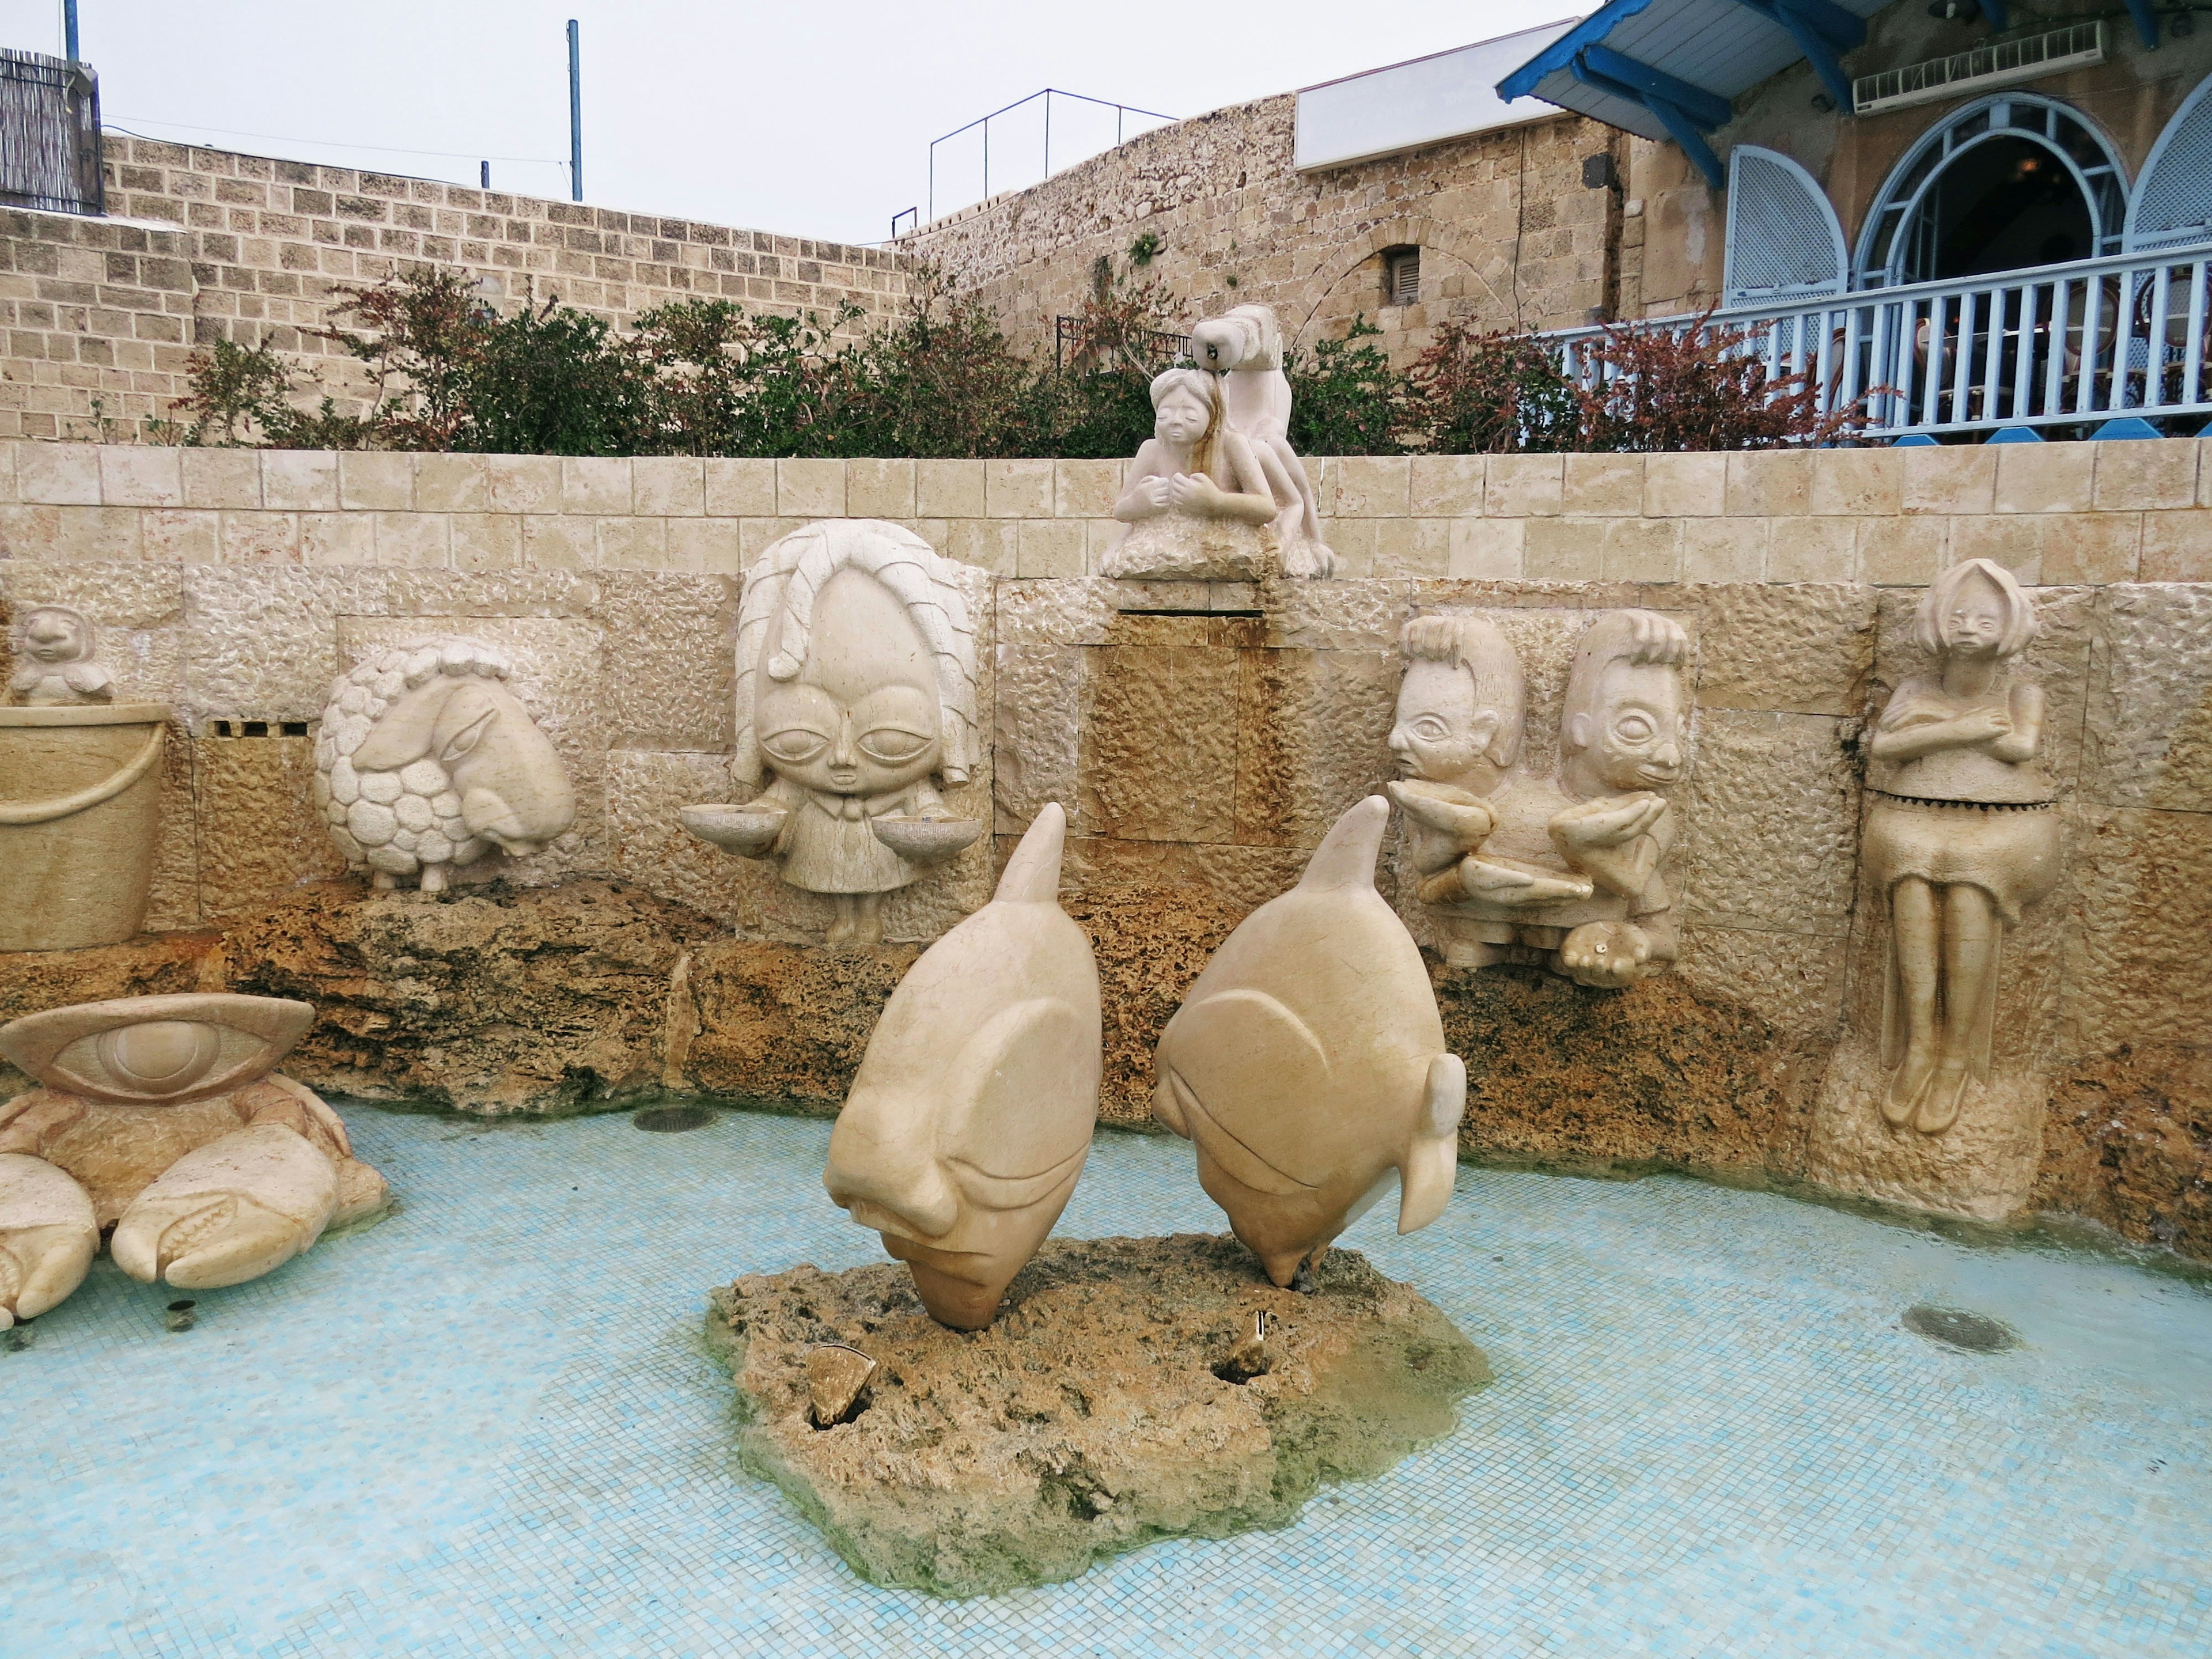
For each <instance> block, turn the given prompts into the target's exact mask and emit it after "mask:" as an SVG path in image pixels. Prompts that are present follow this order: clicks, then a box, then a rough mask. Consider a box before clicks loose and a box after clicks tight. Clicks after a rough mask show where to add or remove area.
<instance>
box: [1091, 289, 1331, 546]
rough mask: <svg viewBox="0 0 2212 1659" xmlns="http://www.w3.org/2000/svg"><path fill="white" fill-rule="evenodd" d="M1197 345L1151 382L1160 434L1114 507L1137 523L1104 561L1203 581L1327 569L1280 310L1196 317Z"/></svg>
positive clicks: (1253, 309)
mask: <svg viewBox="0 0 2212 1659" xmlns="http://www.w3.org/2000/svg"><path fill="white" fill-rule="evenodd" d="M1191 353H1192V356H1194V358H1195V359H1196V361H1197V365H1198V366H1197V367H1196V368H1171V369H1169V370H1168V371H1167V372H1166V373H1165V374H1161V375H1159V376H1158V377H1157V378H1156V379H1155V380H1153V381H1152V408H1153V410H1155V411H1156V418H1155V422H1154V425H1153V435H1152V437H1151V438H1149V439H1147V440H1146V442H1145V444H1144V446H1143V447H1141V448H1139V450H1138V452H1137V459H1136V463H1135V465H1134V466H1133V468H1132V469H1131V471H1130V473H1129V477H1128V481H1127V483H1126V484H1125V485H1124V487H1123V489H1122V492H1121V500H1120V501H1118V502H1116V503H1115V508H1114V516H1115V518H1117V519H1120V520H1121V521H1122V522H1123V523H1125V524H1127V525H1129V526H1132V528H1131V529H1130V531H1129V532H1128V534H1127V536H1125V537H1124V538H1122V540H1121V542H1120V544H1117V545H1116V546H1115V547H1114V548H1113V549H1111V550H1109V552H1108V553H1107V555H1106V556H1105V558H1104V559H1103V561H1102V562H1101V566H1100V568H1101V569H1102V571H1103V573H1104V574H1107V575H1109V576H1120V577H1151V578H1164V579H1180V580H1200V581H1231V580H1240V581H1241V580H1253V579H1254V578H1255V577H1258V576H1260V575H1261V574H1267V572H1268V571H1269V570H1271V569H1272V570H1276V571H1279V572H1280V573H1281V574H1284V575H1286V576H1326V575H1328V574H1330V573H1331V572H1332V571H1333V569H1334V556H1333V555H1332V554H1331V553H1330V552H1329V550H1328V546H1327V545H1326V544H1324V543H1323V542H1322V538H1321V520H1320V517H1319V515H1318V513H1317V511H1316V507H1315V502H1314V495H1313V488H1312V485H1311V483H1310V481H1309V480H1308V479H1307V477H1306V474H1305V469H1304V467H1303V466H1302V465H1299V463H1298V458H1297V455H1296V454H1294V453H1292V452H1291V445H1290V438H1289V428H1290V415H1291V387H1290V380H1289V379H1288V378H1287V377H1286V376H1285V374H1284V373H1283V349H1282V332H1281V330H1280V329H1279V327H1278V326H1277V325H1276V322H1275V314H1274V313H1273V312H1272V311H1270V310H1269V309H1268V308H1267V307H1265V306H1239V307H1237V308H1236V309H1235V310H1234V311H1231V312H1230V313H1228V314H1227V315H1226V316H1223V317H1216V318H1212V319H1209V320H1207V321H1206V322H1203V323H1200V325H1198V327H1197V328H1196V330H1195V331H1194V332H1193V334H1192V336H1191Z"/></svg>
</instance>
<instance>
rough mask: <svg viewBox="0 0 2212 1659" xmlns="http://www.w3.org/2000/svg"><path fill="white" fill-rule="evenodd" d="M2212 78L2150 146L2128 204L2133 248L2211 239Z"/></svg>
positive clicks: (2127, 247)
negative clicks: (2210, 95)
mask: <svg viewBox="0 0 2212 1659" xmlns="http://www.w3.org/2000/svg"><path fill="white" fill-rule="evenodd" d="M2208 92H2212V79H2208V80H2205V81H2203V82H2200V83H2199V84H2198V86H2197V90H2196V91H2194V92H2192V93H2191V94H2189V96H2188V97H2187V98H2186V99H2185V100H2182V105H2181V107H2180V108H2179V109H2178V110H2176V111H2175V112H2173V119H2172V120H2171V121H2168V122H2167V123H2166V131H2164V132H2161V133H2160V134H2159V136H2158V143H2155V144H2154V145H2152V146H2151V151H2150V159H2149V160H2148V161H2145V162H2144V163H2143V170H2142V179H2140V180H2139V181H2138V182H2137V183H2136V195H2135V200H2134V201H2132V202H2130V203H2129V204H2128V228H2127V234H2126V236H2125V238H2124V240H2122V242H2121V247H2122V249H2123V250H2124V252H2129V253H2135V252H2144V251H2148V250H2151V249H2155V248H2162V247H2172V246H2176V245H2177V244H2179V243H2182V242H2202V241H2207V240H2212V97H2207V96H2206V95H2205V94H2207V93H2208Z"/></svg>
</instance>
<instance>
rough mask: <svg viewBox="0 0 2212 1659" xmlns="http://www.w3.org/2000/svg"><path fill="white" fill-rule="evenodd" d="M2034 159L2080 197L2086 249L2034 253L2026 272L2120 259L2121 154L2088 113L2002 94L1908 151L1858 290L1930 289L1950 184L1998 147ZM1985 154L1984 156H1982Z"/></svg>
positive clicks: (1864, 254) (2124, 188)
mask: <svg viewBox="0 0 2212 1659" xmlns="http://www.w3.org/2000/svg"><path fill="white" fill-rule="evenodd" d="M1997 146H2008V147H2010V148H2012V149H2016V150H2021V151H2027V152H2032V154H2033V159H2034V160H2035V161H2037V163H2038V164H2039V165H2044V166H2047V167H2049V168H2051V173H2050V175H2049V176H2050V177H2051V178H2052V179H2063V180H2070V181H2071V183H2072V185H2073V186H2074V187H2075V189H2076V190H2078V191H2079V192H2080V196H2081V208H2082V214H2081V217H2082V220H2083V223H2084V227H2085V228H2084V234H2083V235H2082V237H2081V241H2082V242H2083V243H2084V244H2086V245H2085V246H2077V247H2075V248H2073V249H2072V250H2071V251H2070V252H2066V253H2059V254H2045V253H2043V252H2040V251H2039V250H2030V251H2029V252H2027V254H2026V255H2025V256H2024V257H2021V258H2018V259H2016V260H2015V262H2014V264H2015V266H2017V267H2022V268H2024V267H2027V266H2030V265H2035V264H2055V263H2059V262H2060V261H2062V260H2063V259H2067V258H2075V259H2087V258H2097V257H2098V256H2100V255H2102V254H2106V253H2117V252H2119V251H2120V238H2121V235H2122V233H2123V231H2124V228H2125V224H2126V220H2127V213H2128V183H2127V173H2126V170H2125V169H2124V167H2122V166H2121V164H2120V158H2119V153H2118V151H2117V150H2115V149H2113V148H2112V144H2111V143H2110V142H2109V141H2108V140H2107V139H2106V137H2105V135H2104V134H2103V133H2102V132H2101V131H2099V130H2098V129H2097V127H2096V126H2095V125H2093V123H2091V122H2090V120H2089V119H2088V118H2087V117H2086V116H2084V115H2083V114H2082V113H2081V112H2080V111H2079V110H2076V109H2073V108H2071V107H2069V106H2067V105H2065V104H2062V103H2060V102H2058V100H2056V99H2053V98H2045V97H2043V96H2040V95H2039V94H2033V93H2020V92H2010V93H2007V92H2001V93H1996V94H1993V95H1991V96H1990V97H1987V98H1979V99H1977V100H1974V101H1973V102H1972V103H1971V104H1968V105H1966V106H1965V107H1964V108H1962V109H1958V110H1954V111H1953V112H1951V113H1950V114H1949V115H1948V116H1947V117H1945V118H1944V119H1943V120H1942V121H1941V122H1939V123H1937V124H1936V125H1935V126H1934V127H1932V128H1930V129H1929V131H1927V132H1926V133H1924V134H1923V135H1922V137H1921V139H1920V141H1919V143H1916V144H1915V145H1913V147H1912V148H1911V149H1910V150H1908V151H1906V152H1905V158H1904V160H1902V161H1899V163H1898V164H1897V166H1896V167H1894V168H1893V170H1892V171H1891V173H1890V175H1889V178H1888V179H1887V181H1886V182H1885V183H1884V184H1883V185H1882V187H1881V191H1879V192H1878V193H1877V194H1876V196H1875V199H1874V204H1873V206H1872V207H1871V208H1869V210H1868V212H1867V218H1866V223H1865V225H1864V226H1863V228H1861V230H1860V232H1859V245H1858V251H1857V256H1856V258H1855V259H1854V260H1853V264H1852V283H1853V286H1855V287H1857V288H1887V287H1890V286H1892V285H1893V284H1896V283H1914V282H1924V281H1927V280H1929V279H1930V278H1932V277H1934V276H1938V275H1941V274H1943V273H1942V271H1941V270H1939V268H1938V266H1939V256H1940V252H1941V248H1942V237H1943V233H1944V229H1945V225H1944V221H1943V217H1942V205H1943V197H1942V185H1943V183H1944V181H1945V179H1946V178H1947V176H1948V177H1955V176H1956V172H1955V171H1954V170H1957V169H1961V168H1964V167H1970V166H1972V164H1973V163H1974V162H1975V161H1978V160H1981V159H1985V157H1986V151H1987V150H1988V149H1990V147H1997ZM1978 151H1983V152H1984V155H1983V156H1978V155H1976V152H1978Z"/></svg>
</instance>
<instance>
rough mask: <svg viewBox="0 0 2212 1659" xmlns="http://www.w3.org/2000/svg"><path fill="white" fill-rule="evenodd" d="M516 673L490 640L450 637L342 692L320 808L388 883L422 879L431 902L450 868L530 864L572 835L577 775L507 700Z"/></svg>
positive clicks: (323, 762)
mask: <svg viewBox="0 0 2212 1659" xmlns="http://www.w3.org/2000/svg"><path fill="white" fill-rule="evenodd" d="M512 673H513V669H512V666H511V665H509V663H508V662H507V659H506V657H505V656H503V655H502V654H501V653H500V652H499V651H497V650H496V649H495V648H494V647H491V646H489V645H486V644H485V643H484V642H483V641H481V640H472V639H467V638H460V637H450V638H447V637H441V638H436V639H427V640H416V641H410V642H409V643H408V644H405V645H403V646H400V647H398V648H397V649H395V650H391V651H385V652H381V653H378V654H377V655H376V656H374V657H373V658H371V659H368V660H367V661H365V662H363V663H362V664H360V665H358V666H357V667H356V668H355V669H353V671H351V672H349V673H348V674H346V675H345V676H344V677H343V678H341V679H340V680H339V681H338V682H337V684H336V685H334V686H332V687H331V702H330V703H329V705H328V706H327V707H326V708H325V709H324V710H323V730H322V734H321V738H320V739H319V742H318V744H317V745H316V750H315V759H316V782H315V800H316V803H317V805H319V806H320V807H321V808H322V810H323V812H324V815H325V818H326V819H327V820H328V822H329V823H330V827H331V839H332V840H334V841H335V842H337V844H338V848H339V849H340V850H341V851H343V853H344V854H345V855H346V857H347V860H348V861H349V862H350V863H351V864H353V865H354V866H355V867H356V868H359V867H362V866H368V868H370V869H372V870H374V871H375V872H377V873H378V876H379V877H380V882H379V884H380V885H386V884H388V882H387V881H385V880H383V879H381V878H389V877H398V876H406V875H413V874H414V873H416V872H417V871H420V872H422V884H423V886H424V887H425V888H426V889H428V890H431V891H434V892H435V891H436V890H439V889H440V888H441V887H443V886H444V885H445V873H444V872H445V866H447V865H453V864H469V863H472V862H473V861H474V860H477V859H478V858H481V857H482V856H483V854H484V853H485V852H486V851H487V850H488V848H489V847H491V846H497V847H499V848H501V850H503V851H505V852H507V853H508V854H512V855H513V856H514V857H517V858H522V857H526V856H528V855H529V854H533V853H537V852H539V851H541V850H542V849H543V848H544V847H545V845H546V844H547V843H548V842H551V841H553V840H555V839H556V837H558V836H562V835H563V834H565V833H567V831H568V829H569V828H570V826H572V825H573V824H574V823H575V821H576V797H575V792H574V790H573V789H572V788H570V787H569V784H568V770H567V769H566V768H565V767H563V766H562V763H561V757H560V754H559V752H558V751H557V750H555V748H554V747H553V744H552V742H551V740H550V738H547V737H546V735H545V734H544V732H541V731H539V730H538V723H537V722H536V721H535V720H532V718H531V717H530V711H529V710H527V709H526V708H524V707H523V706H522V703H521V701H520V699H519V698H518V697H516V696H515V695H514V693H513V690H510V689H509V688H508V685H507V679H508V678H509V676H510V675H511V674H512Z"/></svg>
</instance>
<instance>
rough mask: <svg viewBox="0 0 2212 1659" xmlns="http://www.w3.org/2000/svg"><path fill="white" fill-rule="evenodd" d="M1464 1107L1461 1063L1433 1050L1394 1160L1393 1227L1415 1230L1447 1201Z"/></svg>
mask: <svg viewBox="0 0 2212 1659" xmlns="http://www.w3.org/2000/svg"><path fill="white" fill-rule="evenodd" d="M1466 1109H1467V1062H1466V1061H1464V1060H1462V1059H1461V1058H1460V1057H1459V1056H1458V1055H1457V1054H1438V1055H1437V1057H1436V1058H1435V1059H1434V1060H1431V1061H1430V1062H1429V1079H1428V1085H1427V1087H1426V1089H1425V1091H1423V1093H1422V1097H1421V1119H1420V1122H1419V1124H1418V1125H1417V1126H1416V1127H1415V1128H1414V1131H1413V1144H1412V1145H1411V1146H1408V1147H1407V1149H1406V1157H1405V1160H1404V1162H1402V1163H1401V1164H1399V1165H1398V1231H1400V1232H1401V1233H1411V1232H1419V1231H1420V1230H1421V1229H1422V1228H1424V1227H1425V1226H1427V1225H1429V1223H1431V1221H1434V1220H1435V1219H1436V1218H1437V1217H1438V1216H1440V1215H1442V1214H1443V1212H1444V1206H1445V1205H1447V1204H1449V1203H1450V1202H1451V1195H1452V1180H1453V1177H1454V1176H1456V1175H1457V1174H1458V1173H1459V1120H1460V1116H1461V1114H1462V1113H1463V1112H1465V1111H1466Z"/></svg>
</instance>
